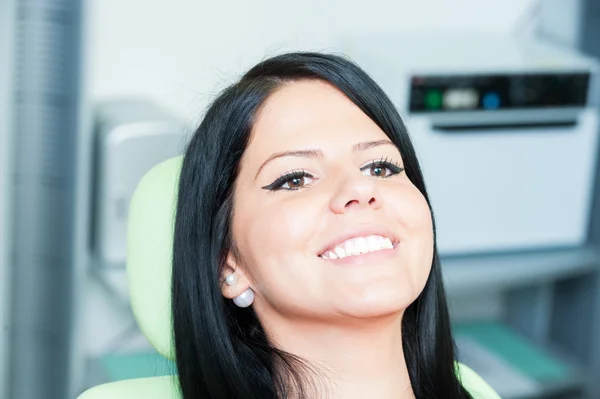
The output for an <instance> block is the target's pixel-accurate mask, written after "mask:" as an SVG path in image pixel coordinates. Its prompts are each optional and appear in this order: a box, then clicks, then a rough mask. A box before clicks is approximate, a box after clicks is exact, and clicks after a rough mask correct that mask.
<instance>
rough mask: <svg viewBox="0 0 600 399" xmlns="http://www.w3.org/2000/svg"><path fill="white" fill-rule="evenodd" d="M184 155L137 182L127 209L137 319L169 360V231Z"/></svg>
mask: <svg viewBox="0 0 600 399" xmlns="http://www.w3.org/2000/svg"><path fill="white" fill-rule="evenodd" d="M181 164H182V157H176V158H171V159H168V160H166V161H164V162H162V163H160V164H158V165H156V166H155V167H153V168H152V169H151V170H150V171H148V172H147V173H146V174H145V175H144V177H143V178H142V179H141V180H140V182H139V184H138V186H137V187H136V190H135V192H134V195H133V198H132V200H131V205H130V209H129V219H128V231H127V277H128V283H129V292H130V297H131V306H132V309H133V314H134V316H135V319H136V321H137V323H138V325H139V327H140V329H141V331H142V332H143V333H144V335H145V336H146V338H148V340H149V341H150V343H151V344H152V345H153V346H154V348H155V349H156V350H157V351H158V352H159V353H160V354H162V355H163V356H165V357H167V358H169V359H173V358H174V353H175V352H174V348H173V338H172V328H171V269H172V246H173V227H174V222H175V211H176V199H177V188H178V182H179V173H180V170H181Z"/></svg>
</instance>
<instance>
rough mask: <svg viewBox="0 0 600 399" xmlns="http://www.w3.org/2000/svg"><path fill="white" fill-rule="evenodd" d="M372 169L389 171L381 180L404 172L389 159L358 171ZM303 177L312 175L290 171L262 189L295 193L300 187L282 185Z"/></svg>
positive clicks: (374, 161) (373, 162)
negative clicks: (284, 186) (377, 168)
mask: <svg viewBox="0 0 600 399" xmlns="http://www.w3.org/2000/svg"><path fill="white" fill-rule="evenodd" d="M372 167H380V168H387V169H389V170H390V172H391V173H390V175H389V176H380V178H382V179H387V178H390V177H392V176H395V175H398V174H400V173H402V172H403V171H404V168H403V167H402V166H400V164H398V163H397V162H394V161H392V160H390V159H389V158H381V159H379V160H373V161H371V162H369V163H368V164H366V165H365V166H363V167H362V168H360V170H361V171H362V170H365V169H368V168H372ZM303 177H310V178H312V177H313V175H312V174H310V173H309V172H307V171H305V170H302V169H298V170H292V171H290V172H288V173H286V174H284V175H282V176H280V177H278V178H277V179H276V180H275V181H274V182H273V183H271V184H269V185H267V186H264V187H262V188H263V189H265V190H270V191H279V190H287V191H296V190H299V189H300V188H302V187H298V188H283V185H284V184H285V183H289V182H290V181H291V180H293V179H299V178H303Z"/></svg>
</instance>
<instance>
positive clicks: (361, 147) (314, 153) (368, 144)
mask: <svg viewBox="0 0 600 399" xmlns="http://www.w3.org/2000/svg"><path fill="white" fill-rule="evenodd" d="M381 145H391V146H394V148H395V147H396V146H395V145H394V143H392V142H391V141H389V140H377V141H365V142H362V143H356V144H354V145H353V146H352V151H353V152H359V151H366V150H368V149H371V148H375V147H379V146H381ZM283 157H303V158H322V157H323V151H321V150H317V149H309V150H293V151H282V152H276V153H273V154H271V156H269V158H267V160H266V161H264V162H263V163H262V165H260V167H259V168H258V171H257V172H256V176H254V179H255V180H256V178H257V177H258V175H259V174H260V172H261V170H263V168H264V167H265V166H266V165H267V164H268V163H269V162H271V161H273V160H274V159H277V158H283Z"/></svg>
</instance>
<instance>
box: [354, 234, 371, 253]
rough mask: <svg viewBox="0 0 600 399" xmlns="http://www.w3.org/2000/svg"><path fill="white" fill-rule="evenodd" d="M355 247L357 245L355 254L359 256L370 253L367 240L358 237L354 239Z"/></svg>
mask: <svg viewBox="0 0 600 399" xmlns="http://www.w3.org/2000/svg"><path fill="white" fill-rule="evenodd" d="M354 245H356V250H355V252H358V253H359V254H366V253H367V252H369V246H368V245H367V240H365V239H364V238H362V237H358V238H355V239H354Z"/></svg>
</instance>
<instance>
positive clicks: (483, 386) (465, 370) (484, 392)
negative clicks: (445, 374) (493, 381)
mask: <svg viewBox="0 0 600 399" xmlns="http://www.w3.org/2000/svg"><path fill="white" fill-rule="evenodd" d="M456 374H457V375H458V378H459V380H460V382H461V383H462V385H463V387H465V389H466V390H467V391H468V392H469V393H470V394H471V396H472V397H473V399H501V398H500V396H499V395H498V394H497V393H496V391H494V389H493V388H492V387H491V386H489V385H488V383H487V382H485V381H484V380H483V378H481V377H480V376H479V375H477V373H475V372H474V371H473V370H471V369H470V368H469V367H467V366H465V365H464V364H462V363H456Z"/></svg>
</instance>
